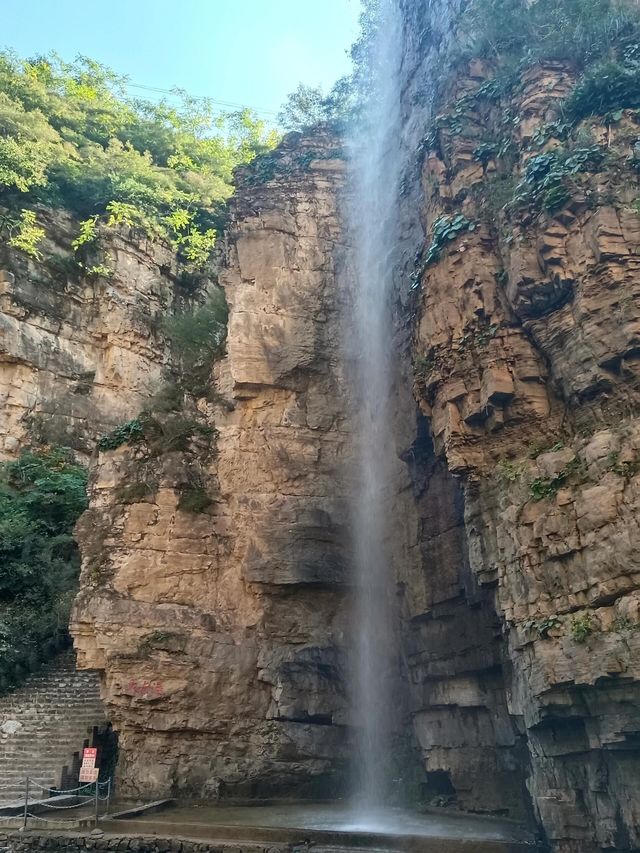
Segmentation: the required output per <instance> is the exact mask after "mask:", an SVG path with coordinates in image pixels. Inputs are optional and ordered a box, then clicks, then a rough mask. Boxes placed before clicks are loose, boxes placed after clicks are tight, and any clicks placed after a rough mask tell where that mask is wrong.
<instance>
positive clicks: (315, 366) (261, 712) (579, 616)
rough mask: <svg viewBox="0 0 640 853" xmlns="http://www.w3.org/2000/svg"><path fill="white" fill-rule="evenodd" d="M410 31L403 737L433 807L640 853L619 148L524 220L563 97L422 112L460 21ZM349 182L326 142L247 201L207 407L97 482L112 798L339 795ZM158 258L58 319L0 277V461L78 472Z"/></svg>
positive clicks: (117, 254) (139, 248) (463, 83)
mask: <svg viewBox="0 0 640 853" xmlns="http://www.w3.org/2000/svg"><path fill="white" fill-rule="evenodd" d="M400 5H401V7H402V8H403V11H404V15H405V46H404V61H403V72H402V73H403V81H402V92H401V95H402V110H403V133H402V139H401V140H399V144H401V146H402V150H403V151H404V153H405V160H406V174H405V180H404V181H403V193H402V197H401V199H400V205H399V210H398V216H399V218H400V222H401V226H400V229H399V231H400V233H401V235H402V236H401V240H400V242H399V244H398V246H396V247H394V250H395V257H396V260H397V263H396V270H397V281H396V289H395V294H396V299H395V301H394V305H393V311H394V319H395V328H396V344H397V350H398V352H399V354H400V359H399V362H400V363H399V364H398V366H397V370H398V375H397V398H396V406H395V412H394V423H395V427H396V436H397V457H398V459H397V462H396V467H395V469H394V471H395V480H394V491H395V493H396V499H395V501H394V512H395V514H396V518H395V521H396V523H395V530H396V531H397V535H396V541H395V542H394V548H393V551H394V568H395V572H396V578H395V580H396V582H397V593H398V594H397V609H398V616H399V627H398V632H399V634H400V636H401V643H402V662H401V666H402V675H403V681H404V695H399V696H398V708H399V709H400V708H401V709H402V720H401V724H400V725H399V728H400V729H401V730H403V732H402V733H403V734H404V736H405V741H406V743H410V744H411V745H412V746H413V748H414V750H415V752H416V753H417V755H418V756H419V759H420V768H421V771H420V779H421V781H422V783H423V795H424V800H426V801H431V802H433V801H436V802H445V803H452V804H455V805H456V806H458V807H460V808H463V809H470V810H474V811H481V812H501V813H506V814H509V815H510V816H513V817H518V818H522V817H524V816H526V815H528V814H531V815H533V817H534V818H535V820H536V821H537V824H538V826H539V828H540V830H541V832H542V833H543V835H545V836H546V838H547V839H548V840H549V842H550V844H551V846H552V848H553V849H554V850H555V851H558V853H597V851H601V850H610V851H625V850H626V851H631V850H634V849H637V848H638V847H639V846H640V830H639V828H638V827H639V826H640V813H639V811H638V809H639V805H638V804H639V803H640V792H639V791H638V779H639V778H640V753H639V750H638V743H639V738H640V714H639V711H638V709H639V707H640V672H639V668H640V664H639V660H640V657H639V655H638V652H639V651H640V649H639V645H640V629H639V625H640V613H639V607H640V593H639V591H638V588H639V581H640V570H639V568H638V566H639V561H638V550H639V547H640V535H639V533H638V524H637V517H638V509H639V507H638V502H639V500H640V487H639V483H640V480H639V479H638V477H639V474H640V423H639V422H638V416H637V413H638V387H639V385H638V364H639V362H638V354H639V353H640V343H639V335H640V320H639V317H640V306H639V304H638V302H639V299H640V293H639V292H638V290H639V288H640V284H639V283H638V282H639V281H640V278H639V277H638V264H639V262H638V250H637V247H638V245H640V219H639V218H638V216H637V213H636V212H635V211H634V210H632V209H631V203H632V202H634V201H635V196H636V191H635V189H634V187H636V186H637V173H636V172H634V169H637V166H635V165H634V163H633V158H634V153H633V146H634V143H635V141H636V140H637V137H638V129H637V116H634V115H632V114H629V113H625V114H623V115H622V116H620V117H619V118H618V119H616V120H615V121H610V122H609V124H608V125H606V126H604V125H602V124H599V123H598V121H597V120H595V119H591V120H589V121H587V122H585V123H583V126H582V127H581V128H580V130H581V131H582V132H583V139H584V140H586V141H585V142H584V143H580V144H579V145H574V146H573V148H572V149H571V150H570V151H569V150H568V149H567V151H566V152H565V154H566V158H569V157H573V158H574V160H573V161H572V163H571V166H570V167H567V169H568V170H570V171H567V172H566V175H567V176H569V175H570V177H568V179H567V182H566V185H565V184H563V188H564V190H565V195H562V194H560V195H558V194H556V195H554V196H553V197H549V198H545V199H541V196H540V195H536V192H537V189H536V187H537V184H536V181H535V176H534V172H533V171H532V169H533V166H532V162H533V163H534V164H535V162H536V161H534V160H533V158H536V157H540V156H545V155H550V154H551V153H552V150H553V148H554V146H557V145H558V144H560V145H561V147H562V144H564V143H566V140H565V139H562V138H556V137H554V135H553V134H554V132H558V133H560V131H559V130H558V127H557V126H555V130H554V126H553V124H552V123H553V122H554V121H555V119H556V118H557V104H558V102H559V99H561V98H562V97H564V96H565V95H566V93H567V92H568V90H569V88H570V87H571V85H572V83H573V79H574V78H573V72H572V71H571V69H570V68H568V67H566V66H564V65H563V64H561V63H542V64H538V65H536V66H534V67H531V68H530V69H529V70H528V71H526V72H524V73H522V74H520V75H519V76H518V77H517V79H516V80H512V82H511V83H509V85H506V86H505V85H503V82H504V81H501V82H500V85H497V84H496V85H494V84H493V83H492V81H495V80H496V74H497V69H496V68H494V67H492V66H491V65H489V64H486V63H480V62H472V63H469V64H467V65H466V66H464V67H462V69H459V70H458V73H456V74H455V75H454V76H453V77H452V79H451V80H450V81H449V82H448V83H447V84H446V85H444V87H443V88H441V91H440V95H439V97H438V100H437V101H435V100H434V97H433V96H431V95H430V94H429V93H430V92H431V91H432V88H433V87H432V86H431V79H432V78H431V75H432V74H433V68H434V67H439V65H441V63H442V61H443V57H444V56H445V54H446V49H447V46H448V45H449V44H450V42H451V40H452V38H453V36H454V24H455V19H456V15H457V13H458V11H459V6H460V5H461V4H458V3H449V2H444V0H443V2H442V3H431V4H427V3H415V2H409V0H406V2H405V0H403V2H401V4H400ZM425 93H427V94H425ZM436 115H440V117H441V118H440V120H438V121H436V122H435V125H434V119H435V116H436ZM506 119H508V121H506ZM461 126H464V129H465V132H464V133H461V132H460V127H461ZM554 156H555V155H554ZM563 156H564V154H563ZM566 158H565V160H563V161H562V162H563V163H565V164H566ZM576 158H577V159H576ZM537 162H538V163H542V162H546V161H537ZM505 163H508V168H507V167H506V166H505ZM344 174H345V164H344V162H343V159H342V156H341V154H340V151H339V145H338V144H337V143H336V141H335V140H334V139H332V138H331V137H330V136H328V135H326V134H325V133H319V134H318V135H317V136H316V137H314V138H300V137H295V136H294V137H289V138H287V140H286V141H285V143H284V144H283V145H282V146H281V148H280V149H279V150H278V151H277V152H276V153H275V154H274V155H273V157H271V158H270V159H268V160H266V161H260V163H259V164H258V165H256V166H254V167H253V168H252V169H250V170H248V171H247V172H246V173H245V174H244V175H243V176H242V177H241V182H240V188H239V190H238V193H237V195H236V197H235V200H234V201H233V204H232V210H231V212H232V216H231V224H230V226H229V228H228V231H227V235H226V238H225V242H224V244H223V246H222V249H221V251H222V255H221V264H220V266H221V272H220V280H221V283H222V285H223V286H224V288H225V292H226V295H227V300H228V302H229V307H230V316H229V330H228V345H227V355H226V357H225V358H224V359H223V360H222V361H221V362H220V363H219V364H218V365H216V367H215V377H214V379H215V386H216V392H217V393H216V395H215V396H214V395H212V396H211V400H210V401H207V400H205V399H204V398H203V399H201V400H199V401H198V404H197V406H194V409H193V412H191V413H190V418H191V420H190V422H189V423H190V424H191V426H190V427H189V429H188V430H187V431H186V432H185V433H184V436H183V440H182V441H181V442H179V443H178V446H176V445H175V443H174V444H173V445H172V447H171V448H170V449H169V450H167V449H166V448H165V449H164V450H163V451H162V452H161V451H160V450H159V449H158V447H157V446H153V442H150V441H143V442H140V443H138V444H135V445H132V446H123V447H121V448H119V449H117V450H114V451H110V452H108V453H102V454H100V455H99V456H98V457H97V459H96V462H95V467H94V472H93V478H92V484H91V506H90V509H89V511H88V512H87V513H86V514H85V516H84V517H83V519H82V520H81V522H80V523H79V526H78V539H79V541H80V545H81V548H82V552H83V574H82V581H81V592H80V595H79V596H78V599H77V602H76V605H75V610H74V618H73V633H74V637H75V644H76V648H77V650H78V654H79V660H80V664H81V665H82V666H84V667H88V668H92V669H97V670H99V671H100V672H101V675H102V682H103V698H104V700H105V703H106V706H107V708H108V712H109V715H110V719H111V720H112V722H113V724H114V727H115V728H116V729H117V730H118V731H119V732H120V737H121V740H120V746H121V751H120V755H121V758H120V764H119V769H118V773H119V784H120V786H121V791H122V792H123V793H126V794H130V795H140V796H153V795H165V794H172V793H173V794H179V795H190V794H192V795H195V796H206V797H229V796H235V797H254V798H259V797H268V796H278V795H283V794H287V795H289V794H296V795H298V796H319V795H326V794H331V795H333V796H335V794H336V793H337V792H339V790H340V787H341V785H342V783H343V781H344V769H345V763H346V760H347V757H348V754H349V749H348V743H347V737H348V736H347V731H348V728H347V725H346V724H347V719H346V710H345V705H346V702H345V681H346V679H345V674H344V673H345V660H344V658H345V649H346V648H347V646H348V639H347V632H348V629H349V627H350V626H349V618H348V609H347V596H346V583H347V580H348V571H349V555H348V530H347V528H348V515H347V508H346V504H347V502H346V495H347V494H348V489H349V483H348V468H349V466H348V462H349V459H350V457H351V453H352V449H351V445H352V436H351V433H350V418H349V414H348V413H349V402H350V401H349V399H348V397H349V395H348V392H347V390H346V383H345V379H344V375H343V372H344V370H345V365H344V361H343V357H342V355H341V352H340V339H341V335H342V331H343V330H342V326H341V323H342V322H343V318H344V317H345V316H348V310H349V301H348V280H349V276H348V264H349V259H348V254H349V251H348V240H347V239H346V237H345V233H346V232H345V227H344V223H343V222H342V221H341V217H340V213H339V210H340V205H339V197H340V194H341V193H342V191H343V189H344ZM527 175H530V176H532V180H531V181H530V182H528V183H529V184H530V186H529V189H528V190H527V187H524V186H522V183H523V180H524V178H525V176H527ZM525 183H527V182H526V181H525ZM531 187H533V189H534V190H535V191H534V192H533V193H531V192H530V190H531ZM538 189H539V187H538ZM547 189H548V187H547ZM524 190H527V192H529V195H526V193H524ZM507 202H510V203H509V204H506V203H507ZM505 204H506V207H505ZM65 227H67V226H65V223H64V222H61V223H57V225H56V228H58V230H60V229H62V231H64V228H65ZM50 239H51V240H52V241H53V238H50ZM63 242H64V241H63ZM65 245H68V239H67V240H66V243H65ZM162 251H163V250H159V249H156V248H152V247H149V246H148V245H147V244H136V245H133V244H132V243H131V241H127V240H124V239H123V240H122V241H120V240H119V239H116V240H115V241H114V243H113V245H112V247H111V248H110V252H111V253H112V255H113V261H114V267H115V274H114V277H113V279H112V281H111V282H109V283H106V282H103V281H98V282H90V281H88V280H86V279H81V280H80V281H70V280H65V281H66V283H65V285H64V289H63V290H62V291H60V292H58V290H56V287H48V288H47V289H46V291H45V289H44V288H39V287H38V286H37V277H38V276H40V277H45V278H46V277H47V276H49V272H47V271H46V269H45V265H44V264H34V263H32V262H29V265H28V267H27V266H25V263H24V262H19V261H17V260H15V259H13V260H7V261H6V262H5V263H4V267H5V268H6V269H7V272H6V273H5V274H4V276H3V279H2V284H1V287H2V300H3V301H2V308H3V314H2V317H1V318H0V320H1V322H2V330H3V335H4V338H3V347H2V349H3V353H4V355H3V360H2V370H1V373H0V376H1V377H2V385H3V388H6V389H7V390H6V391H3V393H4V394H5V395H6V399H7V405H5V406H4V407H3V412H4V414H3V417H4V418H5V419H6V422H5V423H4V424H3V425H1V427H0V435H1V436H2V437H3V439H4V445H3V452H4V454H5V455H11V454H12V453H14V452H15V450H16V448H17V447H18V446H19V445H20V443H21V442H23V441H25V440H27V438H28V430H36V429H40V430H44V429H49V430H50V429H52V427H54V426H55V425H56V424H58V423H59V424H60V425H61V427H62V428H63V430H64V431H65V433H66V434H68V433H69V431H71V432H72V433H73V434H74V435H75V436H76V439H77V445H76V446H77V447H78V448H79V449H80V450H81V451H87V450H89V445H88V444H87V437H88V436H89V435H95V434H96V433H97V432H102V431H104V429H105V427H109V426H111V425H113V424H115V423H118V422H121V421H124V420H127V419H128V418H130V417H132V416H133V415H135V414H136V413H137V412H138V411H139V409H140V408H142V406H143V404H144V402H145V401H146V400H147V399H148V397H149V395H150V394H152V393H153V392H154V391H156V390H157V387H158V385H159V384H160V378H161V374H162V370H163V367H164V366H165V365H166V363H167V359H168V355H167V352H166V348H165V344H164V341H163V339H162V336H161V334H160V332H159V331H158V329H159V326H158V319H159V316H160V315H161V314H162V313H163V312H164V311H166V310H168V309H170V308H171V307H172V306H173V305H175V304H176V300H178V301H179V300H180V299H181V298H182V296H181V295H180V293H179V291H177V290H176V285H175V277H176V275H175V269H174V267H173V266H172V264H173V262H172V260H171V258H170V257H169V256H168V255H167V256H166V257H165V256H164V255H162ZM56 252H57V253H60V252H59V249H58V248H56V247H55V246H54V245H53V242H52V244H51V245H50V246H47V247H46V251H45V257H52V256H53V255H54V254H55V253H56ZM158 252H159V253H160V254H158ZM62 254H63V255H64V252H62ZM47 280H49V279H47ZM56 281H60V277H59V275H58V276H57V278H56ZM340 281H341V282H346V283H347V289H346V290H344V289H343V288H342V287H341V286H340V285H339V282H340ZM45 294H46V295H45ZM69 306H71V307H69ZM411 374H413V375H411ZM41 414H44V415H47V416H48V417H46V418H42V417H39V416H40V415H41ZM44 440H46V436H44ZM194 484H196V485H197V486H198V488H199V489H201V490H202V491H203V492H205V493H206V496H207V500H208V502H206V501H205V502H204V503H202V504H201V505H200V506H199V509H200V510H202V511H200V512H197V513H196V512H193V507H191V508H189V507H188V506H187V505H186V503H185V502H184V500H183V496H184V493H185V488H186V487H189V488H191V487H193V485H194ZM405 709H407V710H408V714H409V716H410V721H409V720H406V718H405V716H404V714H405ZM399 715H400V712H399Z"/></svg>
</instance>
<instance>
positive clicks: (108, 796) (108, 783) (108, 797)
mask: <svg viewBox="0 0 640 853" xmlns="http://www.w3.org/2000/svg"><path fill="white" fill-rule="evenodd" d="M110 804H111V779H108V780H107V810H106V812H105V815H108V814H109V806H110Z"/></svg>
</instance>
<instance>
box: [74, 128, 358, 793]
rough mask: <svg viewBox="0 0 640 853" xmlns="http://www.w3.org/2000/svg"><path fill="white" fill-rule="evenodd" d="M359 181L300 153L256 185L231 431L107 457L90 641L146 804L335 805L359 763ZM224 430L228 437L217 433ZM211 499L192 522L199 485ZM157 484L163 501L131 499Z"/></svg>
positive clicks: (94, 537)
mask: <svg viewBox="0 0 640 853" xmlns="http://www.w3.org/2000/svg"><path fill="white" fill-rule="evenodd" d="M343 174H344V164H343V161H342V159H340V153H339V151H338V150H337V147H336V143H335V141H334V140H333V139H331V138H330V137H329V136H322V135H318V136H316V137H315V138H313V139H312V140H309V139H301V138H299V137H296V136H292V137H288V138H287V140H286V141H285V143H284V144H283V146H281V147H280V148H279V149H278V151H277V152H276V153H275V154H274V155H272V156H271V157H270V158H269V159H267V160H265V161H261V162H259V163H257V164H256V165H255V166H254V168H253V169H252V170H249V171H247V173H246V174H245V175H244V176H242V177H241V187H240V189H239V191H238V193H237V194H236V197H235V199H234V201H233V205H232V209H231V223H230V225H229V227H228V229H227V234H226V238H225V242H224V246H223V247H222V251H223V257H222V260H221V273H220V281H221V284H222V285H223V286H224V288H225V292H226V296H227V300H228V303H229V310H230V313H229V327H228V347H227V356H226V357H225V358H224V360H223V361H222V362H221V363H219V364H218V365H217V366H216V369H215V372H216V389H217V393H216V396H215V397H212V399H214V400H215V401H216V402H214V403H207V402H206V400H204V399H202V400H200V401H199V404H198V405H199V410H200V411H199V417H200V419H201V421H202V422H203V423H206V424H207V425H208V427H209V431H210V433H212V439H211V440H212V442H213V443H212V445H211V446H210V447H209V448H208V449H207V448H206V447H205V446H204V445H205V444H206V442H204V444H203V440H202V432H203V431H202V430H201V431H200V438H198V439H193V440H191V441H190V443H189V446H188V447H185V448H184V449H183V450H181V451H172V452H169V453H164V454H161V455H156V456H155V457H154V456H153V454H151V455H150V453H149V449H148V448H147V447H145V446H144V444H143V445H137V446H135V447H123V448H121V449H119V450H116V451H114V452H111V453H107V454H101V455H100V457H99V459H98V461H97V466H96V469H95V472H94V476H93V480H92V484H91V486H90V489H91V507H90V509H89V511H88V513H87V514H86V515H85V516H84V518H83V520H82V521H81V523H80V525H79V527H78V537H79V540H80V544H81V548H82V552H83V556H84V561H83V570H82V578H81V586H82V589H81V593H80V595H79V597H78V599H77V602H76V605H75V610H74V616H73V626H72V630H73V633H74V637H75V645H76V649H77V651H78V655H79V660H80V665H81V666H84V667H89V668H95V669H98V670H100V671H101V672H102V675H103V696H104V700H105V702H106V704H107V707H108V710H109V714H110V718H111V720H112V722H113V724H114V727H115V728H117V729H118V730H119V732H120V754H121V761H120V765H119V780H120V781H119V784H120V790H121V791H123V792H125V793H127V794H135V795H140V796H156V795H166V794H171V793H179V794H182V795H185V794H189V793H190V794H193V795H196V796H216V797H223V796H224V797H239V798H246V797H258V798H260V797H268V796H274V795H284V794H288V795H291V794H295V795H296V796H304V795H309V796H311V795H314V794H316V795H319V794H321V793H327V792H328V791H330V792H332V793H336V792H337V791H338V790H339V787H340V784H341V767H342V764H343V759H344V722H345V720H344V704H345V702H344V684H343V677H342V669H343V652H344V642H343V633H344V607H343V599H344V595H343V587H344V583H345V551H344V533H345V507H344V497H343V496H344V484H343V471H344V466H345V462H346V459H347V456H348V453H349V431H348V426H347V423H346V419H345V415H344V411H345V401H344V383H343V379H342V373H341V371H342V368H341V363H340V359H339V356H338V352H337V348H338V346H339V342H340V332H339V325H338V321H339V317H340V316H341V313H342V312H341V310H340V306H339V304H338V299H339V296H338V294H339V289H338V287H337V285H336V276H337V267H338V265H339V263H340V257H341V254H342V252H343V246H342V242H343V238H342V227H341V223H340V220H339V215H338V204H337V196H338V193H339V192H340V190H341V187H342V183H343ZM213 430H215V432H212V431H213ZM194 460H195V461H196V462H197V464H198V466H199V477H200V482H203V483H204V486H205V487H206V490H207V491H208V493H209V495H210V496H211V498H212V503H211V504H210V505H209V506H207V507H206V508H204V511H203V512H201V513H198V514H196V513H194V512H188V511H186V510H184V509H181V506H180V493H179V488H178V486H179V484H180V481H181V478H182V477H183V476H184V471H185V469H188V468H189V467H190V466H192V465H193V464H194ZM141 470H142V471H143V472H144V474H143V476H145V477H146V478H147V481H148V480H149V478H151V477H152V478H153V481H154V482H153V487H152V488H151V489H150V490H148V493H147V494H145V495H144V496H142V497H141V496H140V494H139V493H138V494H137V496H136V497H134V498H132V497H131V492H130V491H127V489H126V487H127V485H129V484H131V483H132V482H134V481H137V480H139V478H140V476H141V474H140V472H141Z"/></svg>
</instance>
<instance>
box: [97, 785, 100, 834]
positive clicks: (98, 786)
mask: <svg viewBox="0 0 640 853" xmlns="http://www.w3.org/2000/svg"><path fill="white" fill-rule="evenodd" d="M99 790H100V783H99V782H98V780H97V779H96V826H97V825H98V791H99Z"/></svg>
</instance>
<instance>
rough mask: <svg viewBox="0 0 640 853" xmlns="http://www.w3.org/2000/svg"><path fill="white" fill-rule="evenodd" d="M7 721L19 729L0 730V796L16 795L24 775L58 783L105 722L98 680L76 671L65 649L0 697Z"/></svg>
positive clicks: (0, 720)
mask: <svg viewBox="0 0 640 853" xmlns="http://www.w3.org/2000/svg"><path fill="white" fill-rule="evenodd" d="M9 720H15V721H17V722H18V723H20V726H21V727H20V728H19V729H18V730H17V731H15V732H14V733H13V734H11V733H0V800H6V799H8V798H9V797H10V796H11V797H13V798H15V796H21V795H22V793H23V791H24V779H25V777H26V776H31V777H32V778H34V779H37V780H39V781H40V782H43V783H44V784H46V785H48V786H51V787H53V786H56V785H58V784H59V783H60V778H61V774H62V770H63V768H64V767H67V768H70V767H71V766H72V765H73V759H74V755H75V756H78V754H79V753H80V751H81V749H82V747H83V745H84V743H85V742H86V741H87V740H88V739H89V738H90V736H91V734H92V731H93V728H94V727H95V726H99V725H101V724H103V723H104V721H105V715H104V710H103V708H102V705H101V702H100V689H99V683H98V679H97V677H96V675H95V674H94V673H88V672H77V671H76V670H75V658H74V656H73V654H72V653H71V652H65V653H63V654H61V655H59V656H58V658H57V659H55V660H54V661H52V662H51V663H50V664H49V666H48V667H47V668H46V669H43V670H41V671H40V672H38V673H36V674H34V675H32V676H31V677H29V678H28V679H27V680H26V681H25V682H24V683H23V684H22V685H21V686H20V687H19V688H18V689H17V690H15V691H14V692H12V693H11V694H8V695H7V696H3V697H0V726H1V725H2V724H3V723H6V722H7V721H9Z"/></svg>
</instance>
